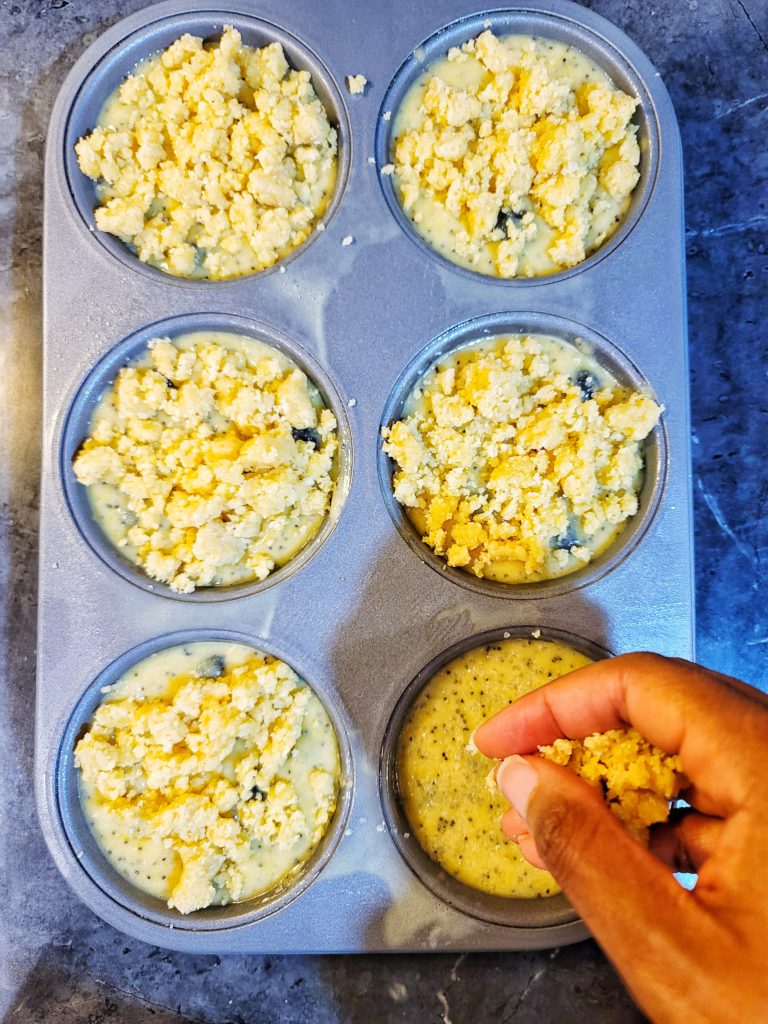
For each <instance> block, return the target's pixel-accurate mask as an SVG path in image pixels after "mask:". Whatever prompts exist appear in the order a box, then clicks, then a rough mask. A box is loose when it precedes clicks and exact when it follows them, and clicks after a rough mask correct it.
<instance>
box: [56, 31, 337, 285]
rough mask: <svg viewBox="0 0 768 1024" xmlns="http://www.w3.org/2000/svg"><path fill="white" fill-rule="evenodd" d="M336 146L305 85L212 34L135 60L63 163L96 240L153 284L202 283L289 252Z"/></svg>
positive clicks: (234, 35)
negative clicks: (162, 276)
mask: <svg viewBox="0 0 768 1024" xmlns="http://www.w3.org/2000/svg"><path fill="white" fill-rule="evenodd" d="M336 147H337V142H336V131H335V129H333V128H332V127H331V125H330V123H329V121H328V115H327V113H326V110H325V107H324V106H323V104H322V103H321V102H320V100H319V99H318V98H317V96H316V94H315V91H314V89H313V88H312V82H311V79H310V75H309V72H308V71H294V70H292V69H291V68H290V67H289V66H288V62H287V61H286V59H285V54H284V53H283V49H282V47H281V45H280V44H279V43H271V44H270V45H269V46H264V47H261V48H260V49H254V48H253V47H250V46H243V45H242V43H241V40H240V33H239V32H237V31H236V30H235V29H233V28H225V29H224V33H223V35H222V37H221V39H220V40H219V42H217V43H215V44H213V45H206V44H204V43H203V40H202V39H200V38H199V37H197V36H191V35H184V36H182V37H181V38H180V39H177V40H176V42H175V43H173V44H172V45H171V46H169V47H168V49H166V50H164V51H163V52H162V53H161V54H160V55H159V56H156V57H150V58H148V59H147V60H145V61H143V62H142V63H141V64H140V65H139V66H138V67H137V68H136V70H135V72H134V73H133V74H132V75H129V76H128V78H126V79H125V81H124V82H123V83H122V84H121V85H120V87H119V88H118V89H117V91H116V92H115V93H114V94H113V95H112V96H111V97H110V98H109V99H108V100H107V101H106V103H105V105H104V109H103V111H102V113H101V116H100V117H99V121H98V125H97V127H96V128H95V129H94V130H93V131H92V132H91V134H90V135H87V136H85V137H84V138H82V139H80V141H79V142H78V143H77V145H76V146H75V150H76V152H77V158H78V162H79V164H80V169H81V170H82V171H83V173H84V174H86V175H87V176H88V177H89V178H93V180H94V181H95V182H97V187H96V192H97V199H98V204H99V205H98V206H97V208H96V210H95V213H94V216H95V220H96V226H97V227H98V228H99V230H100V231H107V232H109V233H110V234H112V235H117V236H118V237H119V238H121V239H122V240H123V242H125V243H126V245H128V246H129V248H130V249H131V250H132V251H134V252H135V253H136V255H137V256H138V258H139V259H140V260H142V262H144V263H149V264H150V265H152V266H154V267H158V268H159V269H160V270H164V271H166V273H169V274H173V275H175V276H177V277H197V278H211V279H215V280H216V279H223V278H230V277H239V276H241V275H243V274H251V273H253V272H255V271H258V270H263V269H264V268H265V267H269V266H271V265H272V264H273V263H275V262H276V261H277V260H278V259H280V258H282V257H283V256H286V255H288V253H290V252H293V250H294V249H296V248H297V246H299V245H301V243H302V242H303V241H304V240H305V239H306V238H307V237H308V236H309V234H310V231H311V230H312V227H313V225H314V224H315V223H316V222H317V220H318V218H319V217H320V216H321V215H322V214H323V212H324V210H325V208H326V207H327V205H328V202H329V200H330V197H331V193H332V191H333V187H334V184H335V180H336Z"/></svg>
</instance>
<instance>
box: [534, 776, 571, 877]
mask: <svg viewBox="0 0 768 1024" xmlns="http://www.w3.org/2000/svg"><path fill="white" fill-rule="evenodd" d="M579 819H580V814H579V809H578V808H576V807H574V806H573V805H572V804H570V803H569V802H568V801H567V800H565V799H563V798H562V797H560V796H556V795H555V796H552V797H548V798H547V802H546V804H544V806H542V807H540V808H536V809H535V822H534V823H532V824H533V836H534V839H535V840H536V849H537V850H538V851H539V855H540V856H541V858H542V860H543V861H544V863H545V864H546V865H547V867H548V869H549V870H550V871H551V873H552V874H553V875H554V876H555V877H556V878H557V877H558V876H561V875H565V874H567V873H568V869H569V867H570V864H571V863H572V860H573V849H574V845H575V840H576V837H577V836H578V834H579V831H580V828H581V825H580V822H579Z"/></svg>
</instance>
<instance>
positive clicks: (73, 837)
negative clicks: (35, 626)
mask: <svg viewBox="0 0 768 1024" xmlns="http://www.w3.org/2000/svg"><path fill="white" fill-rule="evenodd" d="M201 642H220V643H222V644H242V645H243V646H245V647H249V648H252V649H253V650H254V651H256V652H257V653H262V654H271V655H273V656H274V657H276V658H279V659H280V660H282V661H285V662H286V663H287V664H288V665H291V667H294V666H293V664H292V661H291V658H290V655H286V654H283V653H280V652H279V651H278V650H277V648H275V647H274V645H272V644H265V643H264V642H263V641H262V640H259V639H251V638H250V637H247V636H243V635H242V634H240V633H235V632H233V631H229V630H211V629H196V630H186V631H183V632H180V633H171V634H166V635H163V636H158V637H154V638H153V639H151V640H147V641H145V642H144V643H142V644H139V645H138V646H137V647H134V648H133V649H132V650H129V651H126V652H124V653H123V654H121V655H120V656H119V657H118V658H116V659H115V661H113V662H112V663H111V664H110V665H108V666H107V667H106V668H104V669H103V670H102V671H101V672H100V673H99V674H98V676H97V677H96V678H95V679H94V680H93V682H92V683H90V685H88V687H87V688H86V690H85V692H84V693H83V695H82V697H81V698H80V700H79V701H78V702H77V704H76V705H75V708H74V710H73V712H72V715H71V716H70V718H69V721H68V722H66V724H65V726H64V729H63V732H62V734H61V739H60V742H59V747H58V761H57V767H56V799H57V803H58V809H59V814H60V819H61V823H62V827H63V829H64V833H65V835H66V839H67V842H68V843H69V846H70V848H71V850H72V852H73V853H74V856H75V858H76V859H77V861H78V862H79V865H80V868H81V870H82V871H83V873H84V875H85V876H86V879H87V881H86V884H87V885H88V886H91V885H95V886H96V887H97V888H98V889H99V890H100V891H101V892H102V893H103V894H104V896H105V897H106V898H107V899H109V900H110V901H112V902H113V903H115V904H118V905H119V906H121V907H123V908H124V909H125V910H127V911H128V912H130V913H131V914H133V915H135V916H136V917H137V918H141V919H143V920H146V921H151V922H153V923H154V924H157V925H160V926H162V927H164V928H168V929H174V928H177V929H181V930H187V931H192V932H199V931H216V930H218V929H222V928H233V927H236V926H239V925H243V924H246V923H251V922H256V921H261V920H263V919H264V918H265V917H267V916H268V915H269V914H273V913H275V912H276V911H278V910H280V909H281V908H283V907H285V906H287V905H288V904H289V903H290V902H291V901H292V900H294V899H296V898H297V897H298V896H300V895H301V894H302V893H303V892H304V891H305V890H306V889H307V888H308V887H309V886H310V885H311V884H312V882H313V881H314V880H315V879H316V878H317V877H318V876H319V875H320V872H321V871H322V870H323V868H324V867H325V865H326V864H327V863H328V861H329V860H330V858H331V856H332V855H333V851H334V850H335V848H336V846H337V845H338V842H339V839H340V838H341V836H342V835H343V832H344V828H345V825H346V820H347V817H348V815H349V808H350V805H351V801H352V789H353V767H352V755H351V751H350V747H349V740H348V738H347V729H346V724H345V722H344V718H343V716H342V714H341V713H340V711H339V709H338V708H337V707H336V706H334V701H333V700H332V699H331V695H330V694H326V693H324V692H323V691H322V690H321V689H319V688H318V687H317V685H316V683H315V682H314V681H311V680H309V679H306V678H305V677H303V676H302V678H304V681H305V682H306V683H307V685H308V686H309V687H310V688H311V689H312V691H313V692H314V693H315V694H316V696H317V697H318V698H319V699H320V701H321V702H322V704H323V706H324V707H325V710H326V711H327V713H328V715H329V717H330V719H331V722H332V724H333V727H334V729H335V731H336V736H337V739H338V744H339V758H340V765H341V771H340V778H339V785H338V794H337V804H336V810H335V812H334V815H333V817H332V819H331V821H330V823H329V825H328V827H327V830H326V832H325V834H324V836H323V837H322V839H321V840H320V842H319V843H318V845H317V846H316V847H315V849H314V850H313V851H312V853H311V855H310V856H309V858H308V859H307V860H306V861H305V862H303V863H302V864H300V865H299V866H298V868H297V869H296V870H294V871H292V872H291V873H290V874H289V875H287V876H286V877H285V878H284V879H283V880H282V881H281V882H280V883H279V884H278V885H277V886H275V887H274V888H273V889H271V890H269V891H268V892H265V893H264V894H263V895H260V896H257V897H255V898H253V899H250V900H247V901H243V902H241V903H229V904H227V905H225V906H211V907H207V908H206V909H205V910H197V911H194V912H193V913H190V914H180V913H179V912H178V911H176V910H173V909H169V908H168V907H167V906H166V904H165V903H164V901H162V900H160V899H156V898H154V897H152V896H150V895H148V894H147V893H145V892H142V891H141V890H140V889H138V888H136V887H135V886H133V885H131V884H130V883H129V882H128V881H126V879H125V878H124V877H123V875H121V874H120V873H119V872H118V871H116V870H115V868H114V866H113V865H112V863H111V862H110V860H109V859H108V857H107V856H106V855H105V853H104V852H103V851H102V849H101V848H100V846H99V844H98V843H97V841H96V839H95V838H94V835H93V832H92V831H91V829H90V827H89V825H88V822H87V820H86V817H85V813H84V811H83V805H82V803H81V800H80V794H79V787H78V775H79V771H78V769H77V768H76V766H75V761H74V748H75V746H76V745H77V742H78V740H79V738H80V737H81V736H82V734H83V732H84V730H85V729H86V727H87V725H88V723H89V722H90V721H91V719H92V717H93V714H94V712H95V711H96V709H97V707H98V706H99V705H100V704H101V702H102V701H103V699H104V688H105V687H109V686H111V685H113V684H114V683H116V682H117V681H118V680H119V679H120V678H121V677H122V676H123V675H125V673H126V672H128V671H129V670H130V669H131V668H133V667H134V666H136V665H138V663H139V662H142V661H144V660H145V659H146V658H149V657H151V656H152V655H154V654H158V653H159V652H161V651H165V650H168V649H169V648H172V647H181V646H185V645H188V644H196V643H201ZM297 671H298V670H297ZM298 674H299V675H301V672H299V673H298ZM84 881H85V879H84Z"/></svg>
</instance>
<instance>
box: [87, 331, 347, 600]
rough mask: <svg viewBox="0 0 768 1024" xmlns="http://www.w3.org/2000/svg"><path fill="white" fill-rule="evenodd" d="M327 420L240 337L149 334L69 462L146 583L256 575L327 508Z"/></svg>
mask: <svg viewBox="0 0 768 1024" xmlns="http://www.w3.org/2000/svg"><path fill="white" fill-rule="evenodd" d="M337 445H338V438H337V430H336V419H335V417H334V415H333V413H332V412H331V411H330V410H329V409H327V408H325V407H324V404H323V401H322V398H321V396H320V394H319V392H318V391H317V388H316V387H315V386H314V385H313V384H312V383H311V381H309V380H308V379H307V377H306V375H305V374H304V373H303V372H302V371H301V370H300V369H299V368H298V367H297V366H296V365H295V363H293V362H292V360H290V359H289V358H288V357H287V356H285V355H283V353H281V352H279V351H277V349H274V348H272V347H270V346H269V345H265V344H264V343H263V342H259V341H256V340H254V339H253V338H248V337H242V336H239V335H235V334H227V333H224V332H205V331H200V332H195V333H192V334H187V335H184V336H182V337H179V338H177V339H175V340H174V341H171V340H170V339H168V338H156V339H155V340H154V341H151V342H150V343H149V348H148V351H147V353H146V354H145V355H144V356H143V357H142V358H141V359H139V360H138V361H136V362H135V363H133V364H131V365H130V366H127V367H125V368H124V369H122V370H120V372H119V373H118V374H117V377H116V379H115V382H114V384H113V386H112V387H110V388H109V389H108V390H107V392H106V393H105V394H104V396H103V397H102V399H101V401H100V402H99V404H98V406H97V407H96V410H95V412H94V414H93V417H92V419H91V423H90V427H89V433H88V437H87V438H86V440H85V441H84V442H83V444H82V446H81V448H80V449H79V451H78V453H77V455H76V456H75V458H74V461H73V469H74V472H75V475H76V477H77V479H78V480H79V481H80V483H81V484H84V485H85V486H86V487H87V488H88V497H89V500H90V503H91V507H92V509H93V514H94V518H95V520H96V522H97V523H98V524H99V525H100V527H101V528H102V529H103V531H104V533H105V534H106V535H107V537H108V538H109V539H110V540H111V541H112V543H113V544H114V545H115V546H116V547H117V548H118V549H119V550H120V552H121V553H122V555H123V556H124V557H126V558H127V559H129V560H130V561H131V562H133V563H134V564H136V565H138V566H140V567H141V568H142V569H143V570H144V571H145V572H146V573H147V574H148V575H149V576H151V577H152V578H153V579H156V580H161V581H163V582H166V583H168V584H169V586H170V587H171V589H173V590H176V591H179V592H180V593H189V592H191V591H193V590H194V589H195V588H196V587H205V586H226V585H228V584H234V583H243V582H246V581H248V580H253V579H256V580H263V579H265V578H266V577H267V576H268V575H269V574H270V572H272V570H273V569H274V568H275V567H276V566H280V565H283V564H285V563H286V562H287V561H289V560H290V559H291V558H292V557H293V556H294V555H295V554H297V553H298V552H299V551H300V550H301V549H302V548H303V547H304V546H305V545H306V544H307V543H308V542H309V541H310V540H311V538H312V537H313V536H314V535H315V534H316V533H317V531H318V530H319V528H320V526H321V524H322V522H323V520H324V518H325V515H326V513H327V511H328V508H329V506H330V500H331V495H332V492H333V486H334V477H335V473H336V467H335V455H336V450H337Z"/></svg>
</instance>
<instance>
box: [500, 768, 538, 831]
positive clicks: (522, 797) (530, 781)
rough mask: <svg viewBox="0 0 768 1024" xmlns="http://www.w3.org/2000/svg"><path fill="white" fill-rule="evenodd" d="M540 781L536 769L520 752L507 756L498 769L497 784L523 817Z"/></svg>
mask: <svg viewBox="0 0 768 1024" xmlns="http://www.w3.org/2000/svg"><path fill="white" fill-rule="evenodd" d="M538 781H539V777H538V775H537V774H536V769H535V768H531V766H530V765H529V764H528V762H527V761H526V760H525V758H523V757H520V756H519V755H518V754H515V755H514V756H513V757H508V758H506V760H504V761H502V762H501V764H500V765H499V767H498V769H497V770H496V785H497V786H498V787H499V789H500V790H501V792H502V794H503V795H504V796H505V797H506V799H507V800H509V802H510V803H511V804H512V806H513V807H514V808H515V810H516V811H517V813H518V814H520V815H521V816H522V817H525V809H526V807H527V806H528V798H529V797H530V795H531V793H532V792H533V790H534V788H535V787H536V783H537V782H538Z"/></svg>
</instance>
